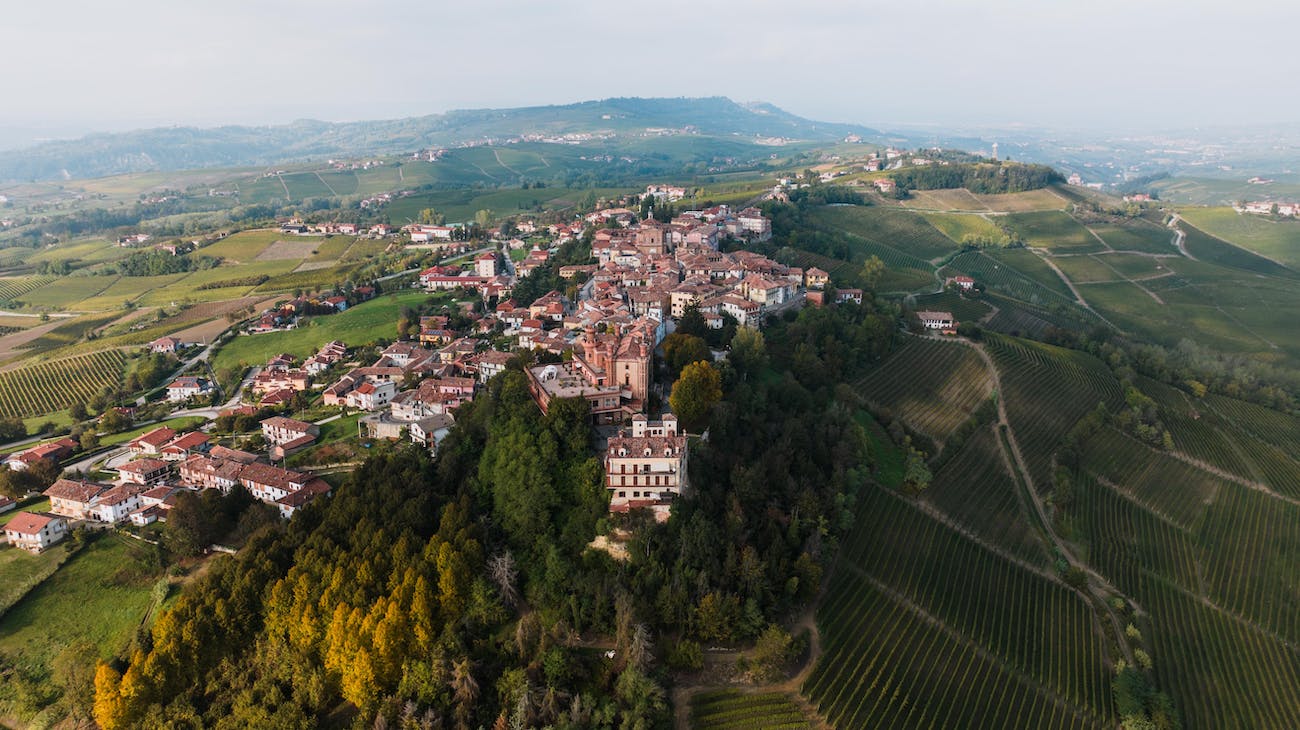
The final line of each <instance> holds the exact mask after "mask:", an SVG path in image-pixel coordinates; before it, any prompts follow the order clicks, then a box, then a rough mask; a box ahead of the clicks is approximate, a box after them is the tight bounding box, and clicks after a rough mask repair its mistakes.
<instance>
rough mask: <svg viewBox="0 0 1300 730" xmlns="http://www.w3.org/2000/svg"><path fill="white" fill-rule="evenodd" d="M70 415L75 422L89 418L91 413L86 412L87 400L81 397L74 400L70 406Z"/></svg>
mask: <svg viewBox="0 0 1300 730" xmlns="http://www.w3.org/2000/svg"><path fill="white" fill-rule="evenodd" d="M68 417H69V418H71V419H72V421H73V422H74V423H80V422H81V421H84V420H86V419H87V418H89V417H90V414H89V413H87V412H86V402H85V401H83V400H80V399H78V400H74V401H72V405H70V406H68Z"/></svg>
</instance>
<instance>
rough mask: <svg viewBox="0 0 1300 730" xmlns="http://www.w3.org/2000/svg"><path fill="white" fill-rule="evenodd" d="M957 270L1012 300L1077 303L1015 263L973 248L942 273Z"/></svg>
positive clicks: (1041, 302) (1032, 302) (957, 258)
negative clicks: (1014, 266)
mask: <svg viewBox="0 0 1300 730" xmlns="http://www.w3.org/2000/svg"><path fill="white" fill-rule="evenodd" d="M956 272H960V273H963V274H968V275H969V276H971V277H973V278H974V279H975V280H976V281H977V282H979V283H980V284H982V285H984V287H985V288H987V289H989V290H991V291H994V292H1000V293H1002V294H1006V295H1007V296H1009V297H1011V298H1012V299H1020V300H1022V301H1026V302H1029V303H1031V304H1034V305H1049V304H1064V305H1072V304H1073V303H1074V300H1073V299H1071V298H1069V297H1067V296H1065V295H1063V294H1061V293H1060V292H1057V291H1054V290H1052V289H1049V288H1048V287H1046V286H1043V285H1042V284H1041V283H1039V282H1037V281H1034V280H1033V279H1031V278H1029V277H1028V276H1025V275H1024V274H1022V273H1020V272H1019V271H1017V270H1016V269H1014V268H1012V267H1011V266H1008V265H1006V264H1003V263H999V262H997V261H995V260H993V259H992V258H991V257H989V256H985V255H984V254H982V253H979V252H978V251H970V252H967V253H964V254H961V255H960V256H957V257H956V258H954V259H953V260H952V261H951V262H950V263H949V264H948V266H947V267H946V268H945V269H944V271H943V272H942V273H944V275H945V276H950V275H951V274H952V273H956ZM1057 281H1058V282H1059V281H1060V277H1057Z"/></svg>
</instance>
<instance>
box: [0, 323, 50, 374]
mask: <svg viewBox="0 0 1300 730" xmlns="http://www.w3.org/2000/svg"><path fill="white" fill-rule="evenodd" d="M61 324H64V323H63V322H62V321H59V320H56V319H51V320H50V321H49V322H46V323H45V324H40V325H37V326H35V327H32V328H30V329H25V330H21V331H19V332H13V333H10V334H7V335H5V336H3V337H0V360H6V359H8V358H11V357H15V356H18V355H22V354H23V350H22V348H23V345H26V344H27V343H29V342H31V341H32V340H34V339H36V338H38V337H40V336H41V335H43V334H45V333H46V332H49V331H50V330H52V329H54V328H55V327H58V326H59V325H61ZM18 364H21V363H11V365H9V366H6V368H8V367H11V366H13V365H18Z"/></svg>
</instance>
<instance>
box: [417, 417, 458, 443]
mask: <svg viewBox="0 0 1300 730" xmlns="http://www.w3.org/2000/svg"><path fill="white" fill-rule="evenodd" d="M453 423H454V421H453V420H452V417H451V416H449V415H447V414H441V415H433V416H428V417H425V418H421V419H420V420H418V421H412V422H411V425H410V426H409V427H408V428H409V433H410V435H411V440H412V441H414V442H415V443H417V444H423V445H424V446H427V447H429V448H430V449H434V450H437V448H438V444H440V443H442V440H443V439H444V438H446V437H447V434H448V433H449V432H450V431H451V427H452V424H453Z"/></svg>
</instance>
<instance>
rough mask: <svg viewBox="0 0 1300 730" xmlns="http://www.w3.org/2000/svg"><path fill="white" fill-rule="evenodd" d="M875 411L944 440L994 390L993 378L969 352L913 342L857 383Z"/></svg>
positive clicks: (926, 341) (935, 343)
mask: <svg viewBox="0 0 1300 730" xmlns="http://www.w3.org/2000/svg"><path fill="white" fill-rule="evenodd" d="M855 385H856V388H857V389H858V392H859V393H861V394H862V396H863V398H865V399H866V401H867V402H868V403H869V404H871V406H872V407H873V409H875V410H881V409H887V410H888V411H889V412H890V413H892V414H893V415H894V416H896V417H898V418H901V419H902V420H903V421H904V422H905V423H907V424H908V426H910V427H911V428H913V429H915V430H917V431H920V432H921V433H923V434H925V435H926V436H929V437H931V438H933V439H937V440H940V441H942V440H944V439H946V438H947V437H948V436H949V434H951V433H952V432H953V431H955V430H956V429H957V427H958V426H960V425H961V424H962V423H963V422H965V421H966V419H968V418H970V416H971V414H972V413H974V411H975V409H976V408H977V407H978V406H979V404H980V402H981V401H983V400H984V399H985V398H988V397H989V394H990V393H991V392H992V380H991V378H990V377H989V374H988V370H987V368H986V367H985V366H984V362H983V361H982V360H981V359H980V357H979V355H978V354H977V353H976V352H975V351H974V350H973V349H971V348H969V347H966V346H964V345H961V344H957V343H952V342H944V341H942V340H932V339H919V338H912V339H910V340H908V341H907V342H906V343H905V344H904V345H903V346H902V347H901V348H899V349H898V350H897V351H896V352H895V353H894V354H892V355H890V356H889V359H887V360H885V362H884V363H882V364H881V366H880V367H879V368H877V369H876V370H874V371H873V372H872V373H871V374H870V375H868V376H866V377H865V378H863V379H861V380H860V381H858V383H856V384H855Z"/></svg>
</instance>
